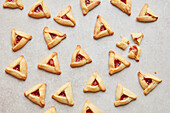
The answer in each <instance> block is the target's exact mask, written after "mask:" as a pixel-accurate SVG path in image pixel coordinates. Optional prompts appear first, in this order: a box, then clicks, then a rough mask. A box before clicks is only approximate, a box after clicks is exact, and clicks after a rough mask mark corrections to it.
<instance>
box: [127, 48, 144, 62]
mask: <svg viewBox="0 0 170 113" xmlns="http://www.w3.org/2000/svg"><path fill="white" fill-rule="evenodd" d="M140 54H141V49H140V47H137V46H136V45H132V46H130V48H129V54H128V57H129V58H132V59H135V60H136V61H137V62H139V60H140Z"/></svg>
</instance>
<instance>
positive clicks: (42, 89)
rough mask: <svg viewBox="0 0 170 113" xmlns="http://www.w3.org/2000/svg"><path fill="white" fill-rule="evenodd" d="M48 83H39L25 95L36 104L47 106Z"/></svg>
mask: <svg viewBox="0 0 170 113" xmlns="http://www.w3.org/2000/svg"><path fill="white" fill-rule="evenodd" d="M46 85H47V84H46V83H41V84H38V85H36V86H34V87H32V88H31V89H29V90H27V91H26V92H25V93H24V95H25V96H26V97H27V98H28V99H29V100H30V101H32V102H34V103H35V104H38V105H39V106H41V107H44V106H45V94H46Z"/></svg>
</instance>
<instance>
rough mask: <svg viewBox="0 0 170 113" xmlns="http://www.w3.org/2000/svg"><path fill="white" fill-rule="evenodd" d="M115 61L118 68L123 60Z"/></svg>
mask: <svg viewBox="0 0 170 113" xmlns="http://www.w3.org/2000/svg"><path fill="white" fill-rule="evenodd" d="M114 63H115V68H117V67H119V66H120V65H121V62H120V61H119V60H117V59H116V60H115V61H114Z"/></svg>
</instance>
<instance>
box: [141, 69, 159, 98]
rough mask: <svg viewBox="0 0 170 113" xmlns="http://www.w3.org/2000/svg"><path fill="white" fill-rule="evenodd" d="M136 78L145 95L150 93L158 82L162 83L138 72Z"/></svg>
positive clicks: (153, 77)
mask: <svg viewBox="0 0 170 113" xmlns="http://www.w3.org/2000/svg"><path fill="white" fill-rule="evenodd" d="M138 77H139V82H140V85H141V86H142V88H143V89H144V94H145V95H147V94H148V93H149V92H151V91H152V90H153V89H154V88H155V87H156V86H157V85H158V84H159V83H160V82H162V80H161V79H159V78H158V77H155V76H154V75H151V74H145V73H141V72H138Z"/></svg>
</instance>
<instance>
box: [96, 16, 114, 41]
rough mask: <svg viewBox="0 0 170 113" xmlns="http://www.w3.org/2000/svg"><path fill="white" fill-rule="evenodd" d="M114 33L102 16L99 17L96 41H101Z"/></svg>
mask: <svg viewBox="0 0 170 113" xmlns="http://www.w3.org/2000/svg"><path fill="white" fill-rule="evenodd" d="M113 34H114V31H113V30H112V29H111V27H110V26H109V24H108V23H107V22H106V20H105V19H104V18H103V17H101V16H100V15H98V16H97V21H96V25H95V28H94V36H93V38H94V39H99V38H102V37H105V36H109V35H113Z"/></svg>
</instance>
